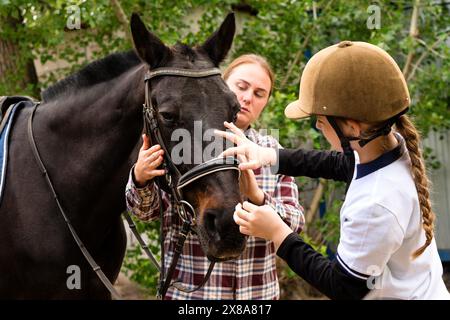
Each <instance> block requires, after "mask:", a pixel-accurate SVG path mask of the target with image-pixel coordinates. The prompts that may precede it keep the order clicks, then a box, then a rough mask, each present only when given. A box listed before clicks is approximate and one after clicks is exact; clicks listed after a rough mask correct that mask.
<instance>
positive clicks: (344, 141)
mask: <svg viewBox="0 0 450 320" xmlns="http://www.w3.org/2000/svg"><path fill="white" fill-rule="evenodd" d="M408 109H409V108H406V109H405V110H403V111H402V112H400V113H399V114H397V115H395V116H393V117H392V118H390V119H389V120H388V121H387V122H386V125H384V126H383V127H382V128H380V129H378V130H377V131H375V132H374V134H373V135H372V136H371V137H370V138H367V139H363V138H361V137H346V136H344V134H343V133H342V130H341V128H340V127H339V125H338V124H337V122H336V119H335V117H332V116H326V117H327V120H328V122H329V123H330V124H331V126H332V127H333V129H334V131H335V132H336V134H337V136H338V138H339V140H340V141H341V146H342V150H343V151H344V154H345V155H347V156H348V155H351V154H352V153H353V149H352V147H351V145H350V141H358V144H359V145H360V147H361V148H362V147H364V146H365V145H366V144H368V143H369V142H370V141H372V140H374V139H376V138H378V137H381V136H387V135H388V134H389V133H390V132H391V129H392V128H391V127H392V125H393V124H394V123H395V122H396V121H397V119H398V118H400V117H401V116H402V115H403V114H405V113H406V112H407V111H408Z"/></svg>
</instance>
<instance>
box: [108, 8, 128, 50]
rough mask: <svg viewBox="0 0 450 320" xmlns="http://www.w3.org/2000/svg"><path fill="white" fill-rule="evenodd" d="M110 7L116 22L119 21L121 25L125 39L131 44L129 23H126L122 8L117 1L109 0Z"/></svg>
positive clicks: (126, 19)
mask: <svg viewBox="0 0 450 320" xmlns="http://www.w3.org/2000/svg"><path fill="white" fill-rule="evenodd" d="M110 2H111V6H112V7H113V8H114V12H115V14H116V17H117V20H119V23H120V24H121V25H122V27H123V29H124V30H125V37H126V39H127V40H128V41H130V42H131V43H133V38H132V37H131V33H130V23H129V22H128V18H127V16H126V14H125V12H124V11H123V8H122V6H121V4H120V2H119V0H110Z"/></svg>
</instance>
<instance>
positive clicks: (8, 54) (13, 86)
mask: <svg viewBox="0 0 450 320" xmlns="http://www.w3.org/2000/svg"><path fill="white" fill-rule="evenodd" d="M2 25H3V26H5V27H7V28H14V29H15V30H17V28H23V26H22V25H21V23H20V22H19V21H18V20H15V19H11V18H8V19H5V20H0V29H3V28H2ZM30 88H31V90H30ZM0 90H1V91H11V92H0V96H1V95H19V94H32V95H33V96H35V98H39V88H38V77H37V73H36V68H35V66H34V62H33V60H32V58H31V57H26V55H25V54H24V53H23V52H22V49H21V47H20V45H19V42H18V41H17V40H15V39H6V38H4V37H3V36H1V33H0Z"/></svg>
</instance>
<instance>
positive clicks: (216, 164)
mask: <svg viewBox="0 0 450 320" xmlns="http://www.w3.org/2000/svg"><path fill="white" fill-rule="evenodd" d="M220 74H221V73H220V70H219V69H217V68H211V69H204V70H189V69H177V68H158V69H155V70H153V71H151V72H147V74H146V75H145V102H144V105H143V106H144V108H143V115H144V131H145V133H146V134H148V135H151V137H152V139H154V140H152V141H156V142H157V143H158V144H160V145H161V147H162V148H163V150H164V152H165V154H164V162H163V166H164V167H165V168H167V170H166V174H165V175H164V181H163V183H165V185H166V186H168V187H169V190H170V192H169V193H170V194H171V195H172V197H173V199H174V207H175V210H176V212H177V213H178V214H179V216H180V218H181V220H182V221H183V225H182V228H181V231H180V236H179V238H178V241H177V243H176V245H175V249H174V256H173V259H172V263H171V265H170V267H169V270H168V273H167V277H166V278H165V279H164V273H165V272H164V237H163V209H162V207H163V206H162V195H161V189H160V188H159V189H158V195H159V202H160V203H159V211H160V219H161V224H160V225H161V230H160V234H161V264H162V267H161V266H160V265H159V264H158V261H157V260H156V259H155V257H154V255H153V254H152V253H151V251H150V250H149V248H148V246H147V244H146V243H145V241H144V240H143V239H142V237H141V236H140V234H139V232H137V229H136V225H135V224H134V222H133V220H132V218H131V217H130V215H129V214H128V212H126V211H125V212H124V213H123V215H124V217H125V219H126V220H127V222H128V224H129V225H130V228H131V231H132V232H133V234H134V235H135V237H136V238H137V240H138V242H139V244H140V245H141V247H142V249H143V250H144V252H145V253H146V254H147V256H148V257H149V258H150V260H151V261H152V263H153V264H154V265H155V266H156V268H157V269H158V271H160V283H159V287H158V297H159V298H161V299H163V298H164V296H165V294H166V292H167V290H168V288H169V287H170V286H173V287H175V288H177V289H178V290H182V291H185V292H193V291H196V290H198V289H200V288H201V287H202V286H203V285H204V284H205V283H206V282H207V281H208V279H209V276H210V275H211V272H212V270H213V267H214V262H211V263H210V266H209V268H208V271H207V274H206V276H205V278H204V279H203V281H202V282H201V283H200V285H198V286H197V287H195V288H194V289H187V288H185V287H183V286H182V285H180V284H179V283H177V282H174V283H171V280H172V277H173V274H174V272H175V268H176V265H177V262H178V259H179V256H180V254H181V252H182V249H183V245H184V242H185V240H186V238H187V236H188V235H189V232H190V231H192V230H191V228H192V226H193V225H195V210H194V208H193V207H192V205H191V204H190V203H189V202H187V201H186V200H184V199H183V197H182V189H183V188H185V187H186V186H188V185H189V184H191V183H193V182H194V181H196V180H198V179H200V178H202V177H204V176H206V175H209V174H212V173H215V172H219V171H224V170H237V171H238V172H239V174H240V171H239V168H238V165H239V161H238V160H237V159H236V158H231V157H228V158H214V159H211V160H209V161H206V162H204V163H202V164H200V165H198V166H196V167H194V168H193V169H191V170H189V171H187V172H186V173H184V174H183V175H182V174H181V173H180V172H179V170H178V169H177V167H176V166H175V165H174V164H173V162H172V160H171V158H170V156H169V153H168V151H167V148H166V146H165V143H164V140H163V139H162V135H161V132H160V130H159V126H158V121H157V111H156V108H155V107H154V106H153V105H152V103H151V99H149V97H150V79H152V78H154V77H159V76H179V77H189V78H203V77H209V76H214V75H220ZM39 105H40V103H36V104H35V105H34V106H33V110H32V112H31V114H30V117H29V118H28V139H29V142H30V145H31V149H32V151H33V155H34V157H35V160H36V162H37V164H38V166H39V169H40V171H41V173H42V174H43V176H44V178H45V180H46V182H47V185H48V186H49V188H50V191H51V193H52V195H53V198H54V199H55V202H56V204H57V207H58V209H59V212H60V213H61V215H62V217H63V219H64V221H65V223H66V225H67V227H68V228H69V231H70V233H71V235H72V237H73V239H74V240H75V242H76V244H77V245H78V248H79V249H80V251H81V252H82V254H83V256H84V257H85V259H86V261H87V262H88V263H89V265H90V266H91V268H92V270H93V271H94V272H95V273H96V274H97V276H98V277H99V279H100V281H101V282H102V283H103V285H104V286H105V287H106V288H107V289H108V291H109V292H110V293H111V295H112V297H113V298H114V299H116V300H120V299H121V297H120V295H119V294H118V292H117V291H116V289H115V288H114V286H113V285H112V283H111V282H110V281H109V279H108V278H107V277H106V275H105V274H104V273H103V271H102V269H101V268H100V266H99V265H98V264H97V263H96V262H95V260H94V258H93V257H92V256H91V254H90V253H89V251H88V250H87V248H86V247H85V245H84V244H83V242H82V241H81V239H80V237H79V236H78V234H77V233H76V231H75V229H74V228H73V226H72V224H71V222H70V219H69V218H68V216H67V214H66V213H65V211H64V209H63V206H62V205H61V203H60V201H59V198H58V195H57V193H56V190H55V188H54V186H53V183H52V181H51V179H50V176H49V174H48V171H47V169H46V167H45V165H44V163H43V161H42V159H41V157H40V154H39V150H38V148H37V145H36V142H35V139H34V135H33V117H34V114H35V112H36V109H37V107H38V106H39ZM174 176H175V179H173V177H174ZM157 183H158V185H161V184H162V183H161V180H157ZM185 206H187V207H188V208H189V210H190V211H191V213H192V214H191V215H190V214H188V212H187V211H186V209H185Z"/></svg>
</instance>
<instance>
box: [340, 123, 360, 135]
mask: <svg viewBox="0 0 450 320" xmlns="http://www.w3.org/2000/svg"><path fill="white" fill-rule="evenodd" d="M343 123H344V125H343V128H342V129H343V133H344V135H346V136H347V137H359V136H360V134H361V131H362V127H361V123H360V122H358V121H355V120H352V119H344V121H343Z"/></svg>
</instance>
